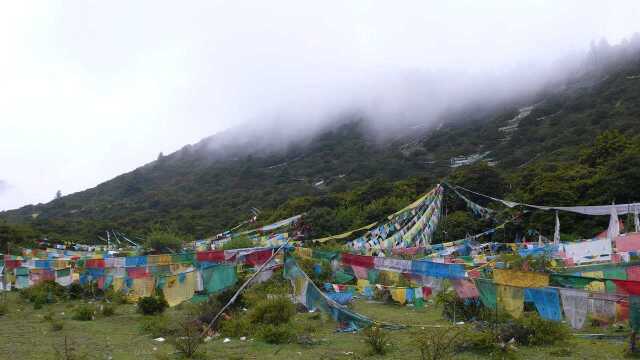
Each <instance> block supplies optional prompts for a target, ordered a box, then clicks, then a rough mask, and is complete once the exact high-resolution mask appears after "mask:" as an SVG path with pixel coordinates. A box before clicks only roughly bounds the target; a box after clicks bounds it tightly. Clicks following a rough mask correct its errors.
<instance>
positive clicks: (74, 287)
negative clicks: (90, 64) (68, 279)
mask: <svg viewBox="0 0 640 360" xmlns="http://www.w3.org/2000/svg"><path fill="white" fill-rule="evenodd" d="M67 294H68V296H69V299H71V300H79V299H82V298H83V297H84V288H83V287H82V285H80V284H79V283H76V282H74V283H71V285H69V288H68V289H67Z"/></svg>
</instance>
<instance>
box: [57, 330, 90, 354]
mask: <svg viewBox="0 0 640 360" xmlns="http://www.w3.org/2000/svg"><path fill="white" fill-rule="evenodd" d="M53 354H54V359H56V360H85V359H87V358H88V357H87V355H86V354H83V353H80V352H78V350H77V349H76V347H75V346H74V345H73V342H72V341H71V339H69V338H67V337H66V336H65V337H64V342H63V343H62V344H61V346H60V347H55V348H54V351H53Z"/></svg>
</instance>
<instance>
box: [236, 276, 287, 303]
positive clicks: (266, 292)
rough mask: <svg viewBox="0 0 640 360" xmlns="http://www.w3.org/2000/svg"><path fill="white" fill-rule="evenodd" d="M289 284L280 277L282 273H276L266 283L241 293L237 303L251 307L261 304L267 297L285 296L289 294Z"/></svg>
mask: <svg viewBox="0 0 640 360" xmlns="http://www.w3.org/2000/svg"><path fill="white" fill-rule="evenodd" d="M239 283H241V282H239ZM290 284H291V283H290V281H289V280H286V279H285V278H283V277H282V272H276V273H274V274H273V276H272V277H271V279H269V280H268V281H265V282H263V283H260V284H255V285H252V286H251V287H250V288H249V289H248V290H247V291H245V292H244V293H243V295H242V297H241V299H239V301H237V303H239V302H241V301H242V302H243V303H244V304H245V306H246V305H249V306H252V305H255V304H257V303H259V302H261V301H262V300H264V299H265V298H266V297H267V296H271V297H273V296H278V295H282V296H285V295H287V294H289V289H290V286H291V285H290Z"/></svg>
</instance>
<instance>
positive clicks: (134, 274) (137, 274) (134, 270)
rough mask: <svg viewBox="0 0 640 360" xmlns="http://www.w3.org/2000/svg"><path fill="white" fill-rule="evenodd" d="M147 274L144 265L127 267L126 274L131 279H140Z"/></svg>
mask: <svg viewBox="0 0 640 360" xmlns="http://www.w3.org/2000/svg"><path fill="white" fill-rule="evenodd" d="M148 275H149V274H148V273H147V268H146V267H130V268H127V276H128V277H129V278H131V279H141V278H144V277H147V276H148Z"/></svg>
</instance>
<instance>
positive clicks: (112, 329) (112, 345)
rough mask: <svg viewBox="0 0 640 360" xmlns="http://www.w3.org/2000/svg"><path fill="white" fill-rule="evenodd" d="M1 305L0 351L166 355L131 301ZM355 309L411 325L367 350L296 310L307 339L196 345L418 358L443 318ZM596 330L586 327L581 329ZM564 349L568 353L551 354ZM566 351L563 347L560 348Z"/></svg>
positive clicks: (594, 346) (612, 355) (599, 353)
mask: <svg viewBox="0 0 640 360" xmlns="http://www.w3.org/2000/svg"><path fill="white" fill-rule="evenodd" d="M7 302H8V304H9V312H8V313H7V314H6V315H4V316H1V317H0V359H11V360H23V359H24V360H29V359H34V360H41V359H42V360H44V359H56V354H55V351H56V349H58V350H61V349H62V348H63V344H64V339H65V337H66V338H67V339H68V341H70V342H71V344H72V346H73V347H74V348H75V349H76V352H77V353H84V354H85V355H86V359H114V360H134V359H135V360H146V359H171V358H175V356H174V355H173V353H174V351H175V350H174V348H173V347H172V346H171V345H169V344H167V343H159V342H156V341H154V340H153V339H152V337H151V336H149V335H147V334H144V333H142V332H141V331H140V321H141V319H142V316H141V315H139V314H137V313H136V311H135V306H134V305H119V306H118V307H117V308H116V314H115V315H114V316H111V317H98V318H97V319H96V320H94V321H76V320H72V319H71V313H72V310H73V307H74V306H77V305H78V304H79V302H66V303H56V304H51V305H45V306H44V307H43V308H42V309H38V310H34V309H33V306H32V305H31V304H29V303H26V302H24V301H23V300H22V299H21V298H20V297H19V295H18V294H17V293H10V294H8V295H7ZM354 309H355V310H356V311H357V312H360V313H362V314H365V315H367V316H370V317H371V318H374V319H376V320H380V321H387V322H393V323H402V324H406V325H411V326H410V327H409V328H407V329H405V330H394V331H389V339H390V343H391V344H392V347H391V350H390V351H389V352H388V353H387V354H386V355H384V356H369V355H368V348H367V346H366V344H365V343H364V337H363V335H362V334H359V333H356V334H346V333H338V332H336V331H335V329H336V324H335V323H334V322H333V321H332V320H331V319H328V318H326V317H318V316H314V315H313V314H307V313H305V314H298V315H296V317H295V327H296V329H298V330H299V331H301V332H305V333H308V334H309V337H310V339H312V343H313V344H312V345H300V344H287V345H270V344H266V343H264V342H261V341H258V340H255V339H248V340H246V341H240V340H239V339H231V341H230V342H228V343H223V339H222V338H214V339H213V340H211V341H209V342H207V343H206V344H205V345H204V346H203V351H204V352H203V354H202V356H201V358H203V359H289V360H293V359H363V358H370V359H381V358H385V359H404V360H406V359H418V355H419V353H418V351H417V350H416V349H415V347H414V346H412V343H411V342H412V340H411V336H410V335H411V332H412V331H413V330H415V329H418V328H420V326H422V325H425V326H434V325H442V326H450V325H451V324H450V323H448V322H446V321H443V320H442V319H441V316H440V310H439V309H438V308H436V307H434V306H433V305H429V306H426V307H425V308H424V309H420V310H417V309H414V308H412V307H401V306H396V305H389V304H381V303H376V302H367V301H364V300H359V301H357V302H356V303H355V305H354ZM182 311H185V310H184V309H182V308H181V307H177V308H172V309H170V310H168V314H167V315H168V316H169V317H176V316H179V315H180V313H181V312H182ZM51 313H52V314H54V316H55V317H56V318H60V319H63V321H64V328H63V329H62V330H59V331H54V330H53V329H52V328H51V325H50V323H49V322H47V321H45V320H44V317H45V315H47V314H51ZM596 331H597V332H603V331H602V330H594V329H587V330H585V332H596ZM624 348H625V343H622V342H619V341H618V342H616V341H610V340H586V339H582V338H574V339H571V340H570V341H569V342H568V343H567V344H563V345H562V346H554V347H519V348H518V351H517V356H518V358H521V359H555V358H557V359H620V358H623V350H624ZM558 350H568V353H570V355H566V356H554V354H561V353H562V351H558ZM565 353H566V351H565ZM456 358H459V359H479V358H483V357H482V356H479V355H478V354H473V353H463V354H458V355H457V356H456Z"/></svg>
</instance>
